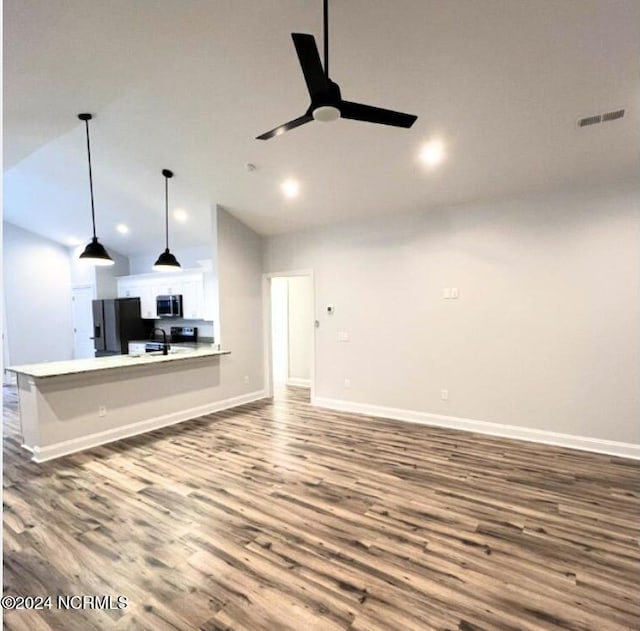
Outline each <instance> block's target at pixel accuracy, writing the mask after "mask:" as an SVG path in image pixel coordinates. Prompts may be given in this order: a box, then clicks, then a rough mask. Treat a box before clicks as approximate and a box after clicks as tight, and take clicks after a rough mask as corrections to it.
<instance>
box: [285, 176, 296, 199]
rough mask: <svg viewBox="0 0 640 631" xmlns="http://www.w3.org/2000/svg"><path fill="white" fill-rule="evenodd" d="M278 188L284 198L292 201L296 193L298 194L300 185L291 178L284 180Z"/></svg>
mask: <svg viewBox="0 0 640 631" xmlns="http://www.w3.org/2000/svg"><path fill="white" fill-rule="evenodd" d="M280 188H281V189H282V192H283V193H284V195H285V197H288V198H289V199H293V198H294V197H298V193H299V192H300V184H299V183H298V181H297V180H294V179H292V178H288V179H286V180H285V181H284V182H283V183H282V184H281V185H280Z"/></svg>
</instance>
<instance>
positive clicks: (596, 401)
mask: <svg viewBox="0 0 640 631" xmlns="http://www.w3.org/2000/svg"><path fill="white" fill-rule="evenodd" d="M639 228H640V203H639V191H638V188H637V186H634V185H633V184H632V183H626V184H624V185H621V186H618V187H616V188H614V189H612V190H608V191H607V190H594V191H581V192H571V191H569V192H566V191H565V192H556V193H553V194H551V193H550V194H547V195H529V196H525V197H521V198H517V199H511V200H501V201H499V202H491V203H484V204H473V205H468V206H461V207H456V208H449V209H442V210H434V211H429V212H424V213H418V214H411V215H398V216H395V217H393V216H388V217H385V218H372V219H371V220H369V221H367V222H358V223H351V224H345V225H342V226H333V227H329V228H324V229H319V230H314V231H310V232H306V233H298V234H292V235H284V236H279V237H272V238H269V239H267V241H266V247H265V263H264V268H265V271H268V272H279V271H286V270H291V269H303V268H313V269H314V272H315V287H316V289H315V291H316V296H315V298H316V318H317V319H319V320H320V328H319V329H318V330H317V333H316V335H317V342H316V397H317V398H325V399H335V400H342V401H352V402H362V403H367V404H372V405H378V406H389V407H392V408H399V409H404V410H416V411H424V412H429V413H436V414H441V415H446V416H454V417H462V418H467V419H478V420H481V421H490V422H494V423H499V424H506V425H516V426H520V427H525V428H536V429H540V430H546V431H551V432H560V433H566V434H573V435H577V436H586V437H594V438H601V439H607V440H613V441H622V442H628V443H635V444H637V443H640V423H638V410H639V386H640V374H639V367H640V352H639V347H640V339H639V337H640V336H639V333H640V329H639V327H638V322H639V321H640V309H639V307H640V299H639V291H640V265H639V257H638V252H639V248H638V236H639ZM445 287H457V288H459V292H460V298H459V299H458V300H444V299H443V298H442V295H443V294H442V291H443V288H445ZM328 304H332V305H334V306H335V314H334V315H327V314H326V311H325V307H326V306H327V305H328ZM340 331H344V332H347V333H348V334H349V335H350V337H351V341H350V342H340V341H338V333H339V332H340ZM345 379H349V380H350V382H351V386H350V387H345ZM442 389H447V390H448V391H449V400H448V401H442V400H441V398H440V394H441V390H442Z"/></svg>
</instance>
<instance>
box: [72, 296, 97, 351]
mask: <svg viewBox="0 0 640 631" xmlns="http://www.w3.org/2000/svg"><path fill="white" fill-rule="evenodd" d="M71 295H72V298H71V299H72V301H73V356H74V357H75V359H86V358H89V357H95V348H94V345H93V339H92V337H93V311H92V308H91V301H92V300H93V296H94V288H93V285H79V286H77V287H74V288H73V289H72V291H71Z"/></svg>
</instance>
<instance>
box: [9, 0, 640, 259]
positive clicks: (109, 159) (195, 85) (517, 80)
mask: <svg viewBox="0 0 640 631" xmlns="http://www.w3.org/2000/svg"><path fill="white" fill-rule="evenodd" d="M638 6H639V3H638V2H637V1H636V0H628V1H627V0H616V1H610V0H562V1H558V0H535V1H532V0H376V2H370V1H367V0H331V2H330V21H331V32H330V37H331V42H330V70H331V76H332V78H333V79H334V80H335V81H336V82H337V83H339V84H340V86H341V88H342V93H343V96H344V97H345V98H347V99H350V100H356V101H361V102H365V103H369V104H372V105H378V106H380V107H388V108H392V109H398V110H401V111H406V112H409V113H413V114H417V115H418V121H417V122H416V124H415V125H414V126H413V128H412V129H410V130H404V129H394V128H389V127H384V126H377V125H371V124H367V123H358V122H355V121H345V120H339V121H337V122H335V123H332V124H322V123H311V124H309V125H306V126H304V127H301V128H299V129H296V130H294V131H291V132H289V133H287V134H285V135H283V136H280V137H277V138H274V139H272V140H269V141H266V142H265V141H258V140H254V137H255V136H256V135H258V134H259V133H262V132H264V131H266V130H268V129H271V128H272V127H274V126H276V125H277V124H280V123H283V122H285V121H287V120H290V119H292V118H295V117H297V116H299V115H301V114H302V113H303V112H304V110H305V109H306V108H307V106H308V96H307V94H306V88H305V84H304V81H303V78H302V75H301V71H300V67H299V65H298V61H297V58H296V56H295V51H294V48H293V44H292V41H291V37H290V33H291V32H293V31H297V32H309V33H313V34H315V35H316V40H317V41H318V44H319V46H320V47H321V41H322V39H321V18H322V3H321V0H215V1H214V0H189V1H188V2H186V1H184V0H136V1H135V2H132V1H131V0H109V1H108V2H104V1H99V0H4V37H5V42H4V169H5V182H4V187H5V188H4V196H5V199H4V215H5V218H6V219H7V220H8V221H10V222H12V223H15V224H18V225H20V226H23V227H25V228H27V229H29V230H33V231H35V232H38V233H40V234H43V235H45V236H48V237H50V238H53V239H55V240H58V241H60V242H65V239H66V238H67V237H68V236H70V235H75V236H77V237H79V238H81V239H82V240H83V241H84V240H86V239H87V238H88V236H90V230H91V228H90V211H89V197H88V181H87V165H86V154H85V144H84V143H85V140H84V129H83V126H82V125H81V123H80V121H78V120H77V119H76V114H77V113H79V112H82V111H89V112H92V113H93V114H94V115H95V117H96V118H95V120H94V121H93V123H92V127H91V132H92V152H93V159H94V179H95V194H96V209H97V222H98V235H99V237H100V239H101V241H103V242H104V243H105V245H107V246H108V247H112V248H113V249H115V250H116V251H119V252H121V253H123V254H127V255H132V254H136V253H140V252H146V251H149V250H156V249H157V250H158V251H159V250H160V249H162V246H163V228H164V226H163V208H164V201H163V178H162V176H161V170H162V168H170V169H173V170H174V171H175V173H176V177H175V178H174V179H173V180H172V181H171V185H170V186H171V188H170V191H171V205H172V207H177V206H180V207H183V208H185V209H187V210H188V212H189V213H190V220H189V221H188V222H187V223H186V224H182V225H181V224H177V223H176V222H172V225H171V231H172V237H171V241H172V246H173V249H175V250H176V253H177V254H178V256H179V248H180V247H186V246H188V245H198V244H202V243H204V242H205V241H206V240H207V239H208V236H209V217H210V213H209V208H210V206H211V204H216V203H217V204H220V205H222V206H224V207H225V208H227V209H228V210H230V211H231V212H232V213H233V214H235V215H236V216H237V217H238V218H240V219H241V220H242V221H244V222H245V223H247V224H248V225H250V226H252V227H253V228H254V229H255V230H257V231H258V232H261V233H263V234H275V233H280V232H286V231H292V230H298V229H302V228H305V227H309V226H313V225H318V224H323V223H328V222H333V221H340V220H343V219H347V218H352V217H357V216H360V217H362V216H369V215H372V214H378V213H392V212H405V211H412V210H416V209H428V208H430V207H434V206H436V205H443V204H456V203H461V202H465V201H471V200H476V199H488V198H492V197H497V196H503V195H510V194H514V193H518V192H521V191H535V190H542V189H548V188H553V187H564V186H574V185H581V184H583V183H594V182H598V183H607V182H614V181H617V180H619V179H622V178H626V177H629V176H631V175H632V174H634V173H637V172H638V169H639V162H638V146H639V143H638V141H639V137H638V136H639V130H640V125H639V120H638V119H639V116H638V111H639V110H638V95H639V90H638V75H639V59H640V45H639V34H638V24H639V23H640V12H639V9H638ZM321 52H322V51H321ZM618 108H625V109H626V110H627V112H626V115H625V117H624V118H623V119H622V120H619V121H614V122H610V123H607V124H601V125H596V126H594V127H591V128H585V129H582V130H578V129H577V128H576V119H577V118H579V117H582V116H586V115H589V114H592V113H598V112H603V111H608V110H612V109H618ZM433 137H440V138H441V139H442V140H443V141H444V143H445V145H446V148H447V160H446V161H445V162H444V163H443V164H442V165H440V166H439V167H438V168H435V169H431V170H428V169H425V168H424V167H423V166H422V165H421V164H420V163H419V161H418V160H417V155H418V152H419V150H420V147H421V145H422V143H423V142H424V141H426V140H429V139H430V138H433ZM247 162H252V163H254V164H255V165H256V166H257V170H256V171H254V172H253V173H249V172H247V171H246V170H245V168H244V165H245V163H247ZM285 177H295V178H297V179H298V180H299V181H300V183H301V194H300V196H299V198H297V199H296V200H286V199H284V198H283V197H282V195H281V193H280V190H279V184H280V182H281V181H282V180H283V179H284V178H285ZM118 222H124V223H126V224H127V225H129V227H130V229H131V231H130V233H129V234H128V235H126V236H123V235H120V234H118V233H117V232H116V231H115V224H116V223H118Z"/></svg>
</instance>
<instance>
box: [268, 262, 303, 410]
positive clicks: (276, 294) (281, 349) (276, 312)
mask: <svg viewBox="0 0 640 631" xmlns="http://www.w3.org/2000/svg"><path fill="white" fill-rule="evenodd" d="M266 280H267V283H268V284H267V295H268V305H269V320H268V321H269V331H268V336H267V339H268V344H267V346H268V348H267V351H268V353H267V355H268V358H267V362H266V363H267V369H268V372H269V376H270V377H269V384H270V391H271V394H272V396H274V397H276V398H284V397H291V396H293V395H295V397H296V398H298V399H300V398H302V399H304V400H306V401H309V400H310V399H312V398H313V386H314V383H313V382H314V353H315V349H314V345H315V327H314V324H315V321H314V304H313V302H314V301H313V274H312V273H311V272H299V273H289V274H286V273H283V274H277V275H268V276H267V278H266Z"/></svg>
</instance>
